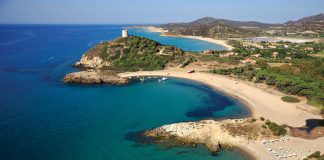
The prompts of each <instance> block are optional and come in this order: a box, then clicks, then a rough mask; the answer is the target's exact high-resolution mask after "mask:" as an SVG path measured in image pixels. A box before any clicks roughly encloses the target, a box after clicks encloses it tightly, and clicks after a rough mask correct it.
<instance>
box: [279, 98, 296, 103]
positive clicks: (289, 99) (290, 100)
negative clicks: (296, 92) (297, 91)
mask: <svg viewBox="0 0 324 160" xmlns="http://www.w3.org/2000/svg"><path fill="white" fill-rule="evenodd" d="M281 100H283V101H285V102H289V103H298V102H300V100H299V99H298V98H296V97H292V96H284V97H281Z"/></svg>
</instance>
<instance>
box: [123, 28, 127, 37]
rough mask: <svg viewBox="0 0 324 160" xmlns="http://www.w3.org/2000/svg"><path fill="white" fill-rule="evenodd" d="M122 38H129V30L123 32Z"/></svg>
mask: <svg viewBox="0 0 324 160" xmlns="http://www.w3.org/2000/svg"><path fill="white" fill-rule="evenodd" d="M122 37H123V38H126V37H128V30H127V29H124V30H123V31H122Z"/></svg>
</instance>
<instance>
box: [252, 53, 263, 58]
mask: <svg viewBox="0 0 324 160" xmlns="http://www.w3.org/2000/svg"><path fill="white" fill-rule="evenodd" d="M251 57H255V58H259V57H261V54H252V55H251Z"/></svg>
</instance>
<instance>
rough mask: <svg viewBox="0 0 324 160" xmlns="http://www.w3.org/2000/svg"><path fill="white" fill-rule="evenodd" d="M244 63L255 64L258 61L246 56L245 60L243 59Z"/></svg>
mask: <svg viewBox="0 0 324 160" xmlns="http://www.w3.org/2000/svg"><path fill="white" fill-rule="evenodd" d="M241 62H242V63H244V64H245V63H250V64H254V63H255V62H256V61H255V60H254V59H251V58H246V59H245V60H241Z"/></svg>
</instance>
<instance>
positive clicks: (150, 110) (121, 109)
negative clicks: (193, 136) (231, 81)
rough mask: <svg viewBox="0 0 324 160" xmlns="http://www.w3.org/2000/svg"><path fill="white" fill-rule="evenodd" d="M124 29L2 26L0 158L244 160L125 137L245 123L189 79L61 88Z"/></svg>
mask: <svg viewBox="0 0 324 160" xmlns="http://www.w3.org/2000/svg"><path fill="white" fill-rule="evenodd" d="M122 27H123V26H118V25H110V26H93V25H82V26H79V25H76V26H75V25H68V26H66V25H3V26H0V50H1V51H2V52H1V54H0V59H1V62H2V63H0V104H1V106H0V144H1V145H0V159H13V160H15V159H26V160H29V159H33V160H38V159H39V160H43V159H48V160H52V159H53V160H54V159H55V160H57V159H60V160H61V159H62V160H65V159H67V160H68V159H81V160H83V159H84V160H87V159H118V160H120V159H135V160H136V159H149V160H151V159H175V160H185V159H204V160H209V159H215V158H217V159H245V158H244V156H242V153H240V152H237V151H232V150H224V151H222V152H220V153H219V154H218V156H217V157H213V156H211V155H210V153H209V152H208V150H206V149H205V148H204V147H198V148H185V147H176V148H161V147H159V146H156V145H148V146H147V145H139V146H136V145H134V142H132V141H129V140H127V139H125V135H126V134H127V133H129V132H134V131H139V130H145V129H150V128H154V127H158V126H160V125H163V124H168V123H175V122H182V121H195V120H200V119H205V118H216V119H217V118H237V117H246V116H248V115H249V111H248V110H247V109H246V107H245V106H244V105H243V104H242V103H240V102H239V101H237V100H235V99H233V98H231V97H228V96H226V95H224V94H222V93H220V92H217V91H215V90H213V89H212V88H210V87H208V86H206V85H204V84H201V83H198V82H194V81H190V80H185V79H177V78H170V79H169V80H168V81H165V82H162V83H160V82H158V81H157V80H151V81H145V82H144V83H140V82H137V81H135V82H133V83H131V84H129V85H126V86H113V85H66V84H63V83H62V78H63V77H64V75H65V74H66V73H69V72H72V71H75V70H76V69H75V68H73V67H71V64H73V63H74V62H76V61H77V60H78V59H79V58H80V57H81V55H82V54H83V53H84V52H85V51H87V50H88V49H89V48H91V47H92V46H94V45H95V44H97V43H99V42H100V41H103V40H112V39H114V38H116V37H117V36H119V35H120V32H121V30H122Z"/></svg>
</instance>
